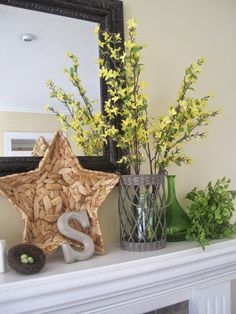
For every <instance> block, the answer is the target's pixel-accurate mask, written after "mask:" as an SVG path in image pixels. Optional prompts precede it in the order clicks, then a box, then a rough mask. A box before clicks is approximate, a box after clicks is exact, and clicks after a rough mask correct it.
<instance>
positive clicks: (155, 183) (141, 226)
mask: <svg viewBox="0 0 236 314" xmlns="http://www.w3.org/2000/svg"><path fill="white" fill-rule="evenodd" d="M164 180H165V177H164V174H163V173H160V174H157V175H122V176H121V180H120V184H119V214H120V237H121V248H122V249H124V250H129V251H150V250H157V249H161V248H163V247H165V245H166V220H165V209H166V198H165V181H164Z"/></svg>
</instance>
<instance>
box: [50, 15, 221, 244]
mask: <svg viewBox="0 0 236 314" xmlns="http://www.w3.org/2000/svg"><path fill="white" fill-rule="evenodd" d="M136 28H137V23H136V21H135V20H134V19H131V20H129V21H128V37H127V40H126V41H125V42H124V47H123V42H122V38H121V35H120V34H116V33H108V32H106V31H105V32H100V33H99V38H100V40H99V47H100V58H99V60H98V63H99V65H100V76H101V78H102V79H103V80H104V81H105V83H106V86H107V93H108V96H109V97H108V100H107V101H106V102H105V104H104V114H102V113H101V112H97V113H96V114H93V110H92V109H93V108H92V102H91V101H89V100H88V98H87V96H86V94H85V90H84V88H83V87H82V85H81V80H80V77H79V73H78V66H79V64H78V59H77V57H76V56H74V55H73V54H69V58H71V61H72V66H71V68H70V69H66V70H65V72H66V73H67V74H68V77H69V79H70V80H71V82H72V84H73V85H74V86H76V87H77V88H78V90H79V94H80V95H81V97H82V99H83V102H84V105H83V106H82V105H81V102H79V101H77V100H75V99H74V98H73V96H71V95H70V94H67V93H65V92H64V91H63V90H62V89H61V88H60V87H59V88H58V87H55V85H54V84H53V82H51V81H49V82H48V85H49V88H50V89H51V96H52V97H55V98H57V99H58V100H59V101H61V102H63V103H64V104H65V106H66V107H68V111H69V113H70V120H68V119H67V117H66V116H65V115H62V114H60V113H59V112H58V111H56V110H55V109H54V107H52V106H48V107H47V109H48V110H50V111H52V112H54V113H55V114H56V115H57V116H58V118H59V119H60V120H61V122H62V123H63V126H64V127H65V128H68V127H70V128H72V129H73V130H74V131H75V135H74V140H75V142H76V143H77V145H78V146H79V147H81V148H82V149H83V150H84V152H85V154H88V153H91V152H92V153H93V154H94V153H95V154H97V153H99V152H100V151H101V148H102V145H103V144H104V143H106V142H107V141H108V140H109V139H110V138H111V139H112V140H113V141H114V142H115V143H116V146H117V147H118V148H119V149H121V150H122V151H123V152H124V155H123V157H122V158H121V159H120V160H119V161H118V162H119V163H123V164H125V165H126V166H127V167H129V168H130V169H131V175H123V176H121V180H120V196H119V211H120V220H121V224H120V225H121V246H122V248H124V249H128V250H151V249H157V248H161V247H164V246H165V243H166V222H165V207H166V204H165V199H166V197H165V182H164V179H165V174H166V167H167V166H168V165H169V164H171V163H175V164H177V165H179V166H180V165H181V164H182V163H186V164H188V163H190V161H191V159H190V157H189V156H187V155H185V153H184V150H183V146H182V145H183V143H185V142H188V141H190V140H193V139H202V138H204V137H205V135H206V134H205V132H204V131H201V129H202V127H204V126H206V125H207V124H208V121H209V119H211V118H213V117H215V116H217V115H218V113H219V112H218V111H217V110H213V111H212V110H209V109H208V108H207V104H208V101H209V99H210V97H211V96H210V95H207V96H204V97H201V98H194V97H192V96H190V93H189V92H192V91H193V90H194V88H193V86H194V83H196V81H197V79H198V75H199V73H200V71H201V66H202V65H203V63H204V60H203V59H199V60H198V61H197V62H194V63H192V64H191V65H190V66H189V67H188V68H187V69H186V70H185V75H184V79H183V83H182V85H181V87H180V90H179V93H178V96H177V99H176V104H175V105H172V106H170V107H169V109H168V114H167V115H166V116H164V117H150V116H149V115H148V101H147V97H146V96H145V92H144V90H145V85H146V84H145V82H144V81H142V80H141V78H140V77H141V73H142V70H143V64H142V56H141V52H142V49H143V48H144V45H142V44H139V43H138V42H137V41H136ZM97 32H99V29H97ZM123 48H124V49H123ZM108 60H109V62H108ZM115 118H118V119H119V120H120V128H117V127H116V126H115V125H114V123H113V120H114V119H115ZM87 145H89V147H87ZM144 162H148V164H149V173H148V174H146V175H144V174H141V173H142V171H141V168H142V164H143V163H144Z"/></svg>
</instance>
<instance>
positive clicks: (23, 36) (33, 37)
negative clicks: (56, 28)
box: [21, 33, 36, 43]
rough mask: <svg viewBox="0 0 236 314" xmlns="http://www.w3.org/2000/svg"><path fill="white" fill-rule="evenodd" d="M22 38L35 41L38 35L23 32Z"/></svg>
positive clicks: (26, 40)
mask: <svg viewBox="0 0 236 314" xmlns="http://www.w3.org/2000/svg"><path fill="white" fill-rule="evenodd" d="M21 39H22V40H24V41H25V42H27V43H29V42H31V41H33V40H34V39H36V36H35V35H33V34H30V33H27V34H23V35H22V36H21Z"/></svg>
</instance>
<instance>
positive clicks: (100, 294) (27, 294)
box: [0, 239, 236, 314]
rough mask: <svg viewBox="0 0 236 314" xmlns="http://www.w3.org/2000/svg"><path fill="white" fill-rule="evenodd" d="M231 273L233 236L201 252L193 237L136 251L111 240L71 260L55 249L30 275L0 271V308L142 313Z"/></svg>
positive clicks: (234, 269) (235, 271)
mask: <svg viewBox="0 0 236 314" xmlns="http://www.w3.org/2000/svg"><path fill="white" fill-rule="evenodd" d="M234 278H236V239H232V240H224V241H215V242H213V243H212V244H211V245H210V246H208V247H206V250H205V251H203V250H202V248H200V247H199V246H198V244H197V243H194V242H179V243H168V245H167V247H166V248H164V249H161V250H159V251H152V252H141V253H139V252H128V251H123V250H121V249H120V248H119V246H118V245H117V246H113V247H111V248H109V249H108V250H107V254H106V255H104V256H94V257H93V258H92V259H90V260H87V261H84V262H77V263H74V264H65V263H64V261H63V257H62V256H61V255H59V254H58V255H56V254H55V255H52V256H50V258H49V259H48V262H47V264H46V267H45V268H44V269H43V270H42V271H41V272H40V273H38V274H36V275H31V276H24V275H20V274H16V273H15V272H7V273H5V274H0V313H7V312H8V313H11V314H13V313H58V314H59V313H63V314H66V313H99V314H101V313H107V314H108V313H109V314H113V313H114V314H115V313H122V314H125V313H127V314H128V313H129V314H130V313H144V312H147V311H150V310H154V309H157V308H162V307H165V306H168V305H171V304H175V303H178V302H182V301H185V300H191V298H192V296H193V291H200V290H201V289H203V290H204V289H206V287H208V288H209V287H215V286H217V285H222V284H225V283H226V282H230V280H232V279H234ZM199 289H200V290H199ZM192 313H201V312H199V311H198V312H196V311H195V312H193V311H192ZM209 313H211V312H209ZM219 313H221V312H219ZM222 313H223V312H222ZM225 313H227V314H228V313H230V312H225Z"/></svg>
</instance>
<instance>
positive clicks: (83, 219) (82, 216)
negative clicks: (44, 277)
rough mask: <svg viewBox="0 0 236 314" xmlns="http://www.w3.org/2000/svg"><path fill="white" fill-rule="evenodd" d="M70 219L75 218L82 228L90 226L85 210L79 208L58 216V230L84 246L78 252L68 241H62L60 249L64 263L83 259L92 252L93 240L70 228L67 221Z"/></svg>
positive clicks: (88, 256)
mask: <svg viewBox="0 0 236 314" xmlns="http://www.w3.org/2000/svg"><path fill="white" fill-rule="evenodd" d="M72 219H75V220H77V221H78V222H79V223H80V224H81V226H82V227H83V228H87V227H90V223H89V219H88V215H87V212H86V210H81V211H79V212H75V211H73V212H67V213H64V214H62V215H61V216H60V217H59V219H58V221H57V227H58V229H59V231H60V232H61V233H62V234H63V235H64V236H66V237H67V238H70V239H73V240H76V241H78V242H80V243H81V244H82V245H83V246H84V250H83V251H81V252H78V251H76V250H74V249H72V247H71V246H70V245H69V244H68V243H63V244H62V251H63V254H64V258H65V262H66V263H73V262H75V261H83V260H86V259H89V258H90V257H92V255H93V253H94V243H93V240H92V239H91V238H90V237H89V236H88V235H87V234H85V233H82V232H80V231H78V230H75V229H73V228H71V227H70V225H69V222H70V220H72Z"/></svg>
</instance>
